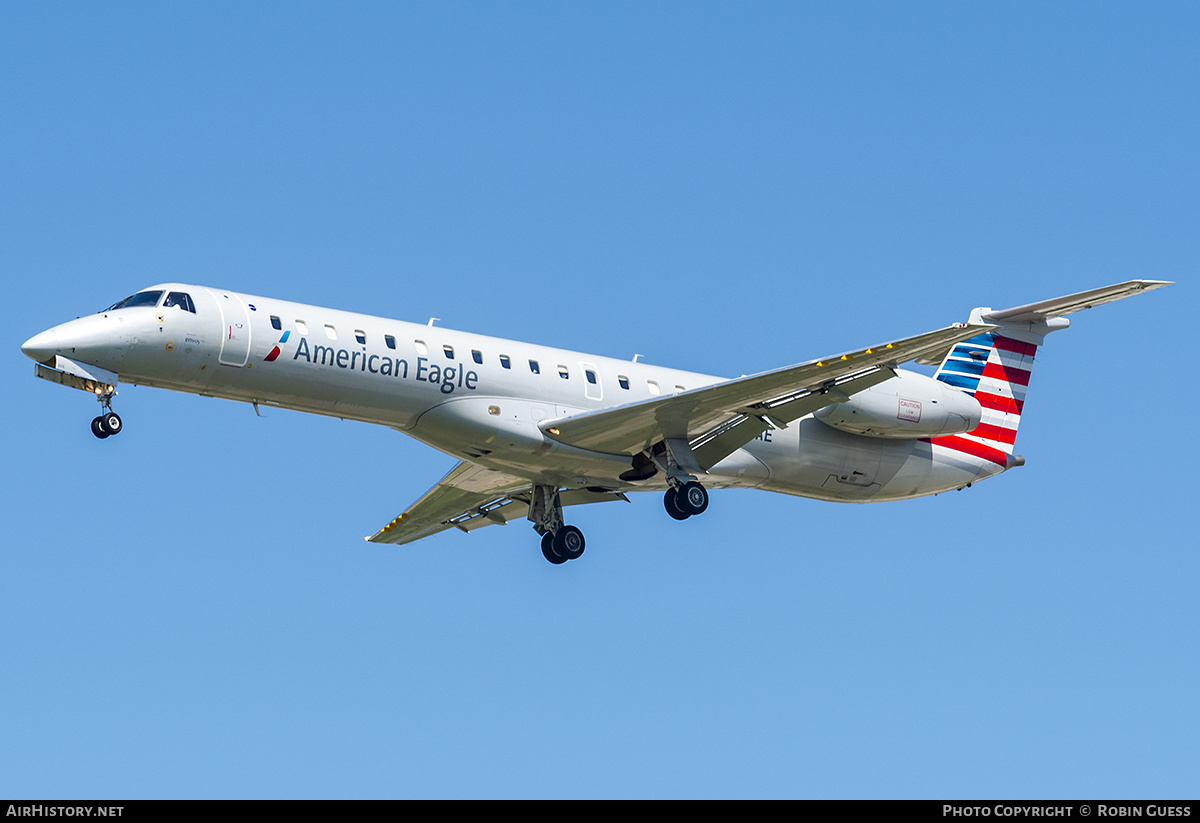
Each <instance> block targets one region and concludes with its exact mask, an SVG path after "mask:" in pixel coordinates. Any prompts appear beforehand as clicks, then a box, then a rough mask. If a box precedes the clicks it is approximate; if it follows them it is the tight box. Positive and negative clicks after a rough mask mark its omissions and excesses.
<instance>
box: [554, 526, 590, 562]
mask: <svg viewBox="0 0 1200 823" xmlns="http://www.w3.org/2000/svg"><path fill="white" fill-rule="evenodd" d="M584 542H585V541H584V539H583V532H581V531H580V530H579V529H577V528H575V527H574V526H563V527H562V528H561V529H559V530H558V534H556V535H554V550H555V552H557V553H558V554H559V555H561V556H563V557H565V558H567V559H568V560H575V559H576V558H578V557H579V555H581V554H583V547H584Z"/></svg>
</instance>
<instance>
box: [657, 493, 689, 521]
mask: <svg viewBox="0 0 1200 823" xmlns="http://www.w3.org/2000/svg"><path fill="white" fill-rule="evenodd" d="M679 502H680V501H679V496H678V495H677V494H675V490H674V489H667V493H666V495H664V496H663V508H664V509H666V510H667V514H669V515H671V517H673V518H675V519H676V520H687V519H688V518H689V517H691V516H692V513H691V512H687V511H684V510H683V507H682V506H680V505H679Z"/></svg>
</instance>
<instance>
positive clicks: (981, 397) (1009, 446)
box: [930, 332, 1037, 466]
mask: <svg viewBox="0 0 1200 823" xmlns="http://www.w3.org/2000/svg"><path fill="white" fill-rule="evenodd" d="M1036 352H1037V346H1035V345H1033V344H1032V343H1023V342H1021V341H1020V340H1014V339H1013V338H1011V337H1005V336H1004V335H1003V334H1001V333H998V332H987V333H984V334H981V335H978V336H976V337H972V338H971V339H970V340H967V341H964V342H962V343H959V344H957V345H956V346H955V347H954V348H953V349H951V351H950V354H948V355H947V356H946V359H945V360H944V361H943V362H942V365H941V367H940V368H939V369H938V370H937V374H935V375H934V377H935V378H936V379H938V380H941V381H942V382H943V383H949V384H950V385H951V386H954V387H956V388H958V389H961V390H962V391H965V392H966V393H967V394H970V395H972V396H973V397H974V398H975V399H976V400H978V401H979V405H980V406H981V407H982V408H983V419H982V420H981V422H980V423H979V425H978V426H976V427H975V428H973V429H972V430H971V431H969V432H967V433H966V434H957V435H951V436H948V437H935V438H932V439H931V441H930V442H932V443H933V444H934V445H937V446H944V447H946V448H950V449H954V450H955V451H960V452H965V453H967V454H971V455H974V456H976V457H982V458H984V459H986V460H990V461H991V462H993V463H997V464H999V465H1001V466H1007V465H1008V464H1009V463H1010V462H1011V461H1010V460H1009V457H1008V456H1009V455H1011V454H1012V453H1013V444H1014V443H1015V442H1016V439H1017V426H1018V425H1019V424H1020V422H1021V411H1022V409H1023V408H1024V407H1025V390H1026V389H1027V388H1028V386H1029V374H1030V372H1031V371H1032V370H1033V357H1034V354H1036Z"/></svg>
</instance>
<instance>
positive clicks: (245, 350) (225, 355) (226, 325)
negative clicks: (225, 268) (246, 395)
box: [214, 291, 250, 368]
mask: <svg viewBox="0 0 1200 823" xmlns="http://www.w3.org/2000/svg"><path fill="white" fill-rule="evenodd" d="M214 294H215V295H216V298H217V306H218V308H220V310H221V354H220V356H219V357H218V358H217V359H218V362H220V363H222V364H223V365H226V366H237V367H239V368H240V367H241V366H244V365H246V363H247V362H249V360H250V312H249V311H247V310H246V304H245V303H243V302H242V298H240V297H238V296H237V295H236V294H231V293H230V292H224V291H222V292H214Z"/></svg>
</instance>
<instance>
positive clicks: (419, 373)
mask: <svg viewBox="0 0 1200 823" xmlns="http://www.w3.org/2000/svg"><path fill="white" fill-rule="evenodd" d="M291 334H292V332H291V330H290V329H289V330H288V331H285V332H284V333H283V335H282V336H281V337H280V338H279V342H277V343H276V344H275V346H274V347H273V348H272V349H271V351H270V352H269V353H268V354H267V356H266V357H264V358H263V361H264V362H267V363H273V362H274V361H275V360H276V359H278V357H279V355H280V354H282V353H283V349H282V347H283V346H284V345H286V344H287V341H288V338H289V337H290V336H291ZM292 360H302V361H304V362H305V363H308V364H310V365H314V366H321V367H325V368H328V367H334V366H336V367H337V368H339V369H350V370H352V371H362V372H369V373H371V374H378V375H382V376H384V377H393V378H396V379H399V380H408V379H410V378H409V368H408V360H407V359H405V358H399V357H395V358H394V357H389V356H385V355H379V354H368V353H367V351H366V349H365V348H364V349H363V350H362V351H349V350H348V349H343V348H334V347H333V346H323V345H320V344H314V345H312V346H309V344H308V341H307V340H306V339H305V338H304V336H303V335H301V336H300V342H299V343H298V344H296V351H295V353H294V354H293V355H292ZM411 379H413V380H416V381H417V382H420V383H432V384H434V385H435V386H437V388H438V391H440V392H441V393H442V394H451V393H452V392H453V391H454V390H455V389H466V390H468V391H475V389H476V388H477V387H478V386H479V373H478V372H476V371H475V370H474V369H468V368H466V367H464V366H450V365H445V366H438V365H437V364H436V363H431V362H430V360H429V358H428V357H418V358H417V362H416V368H415V369H414V370H413V373H412V378H411Z"/></svg>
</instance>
